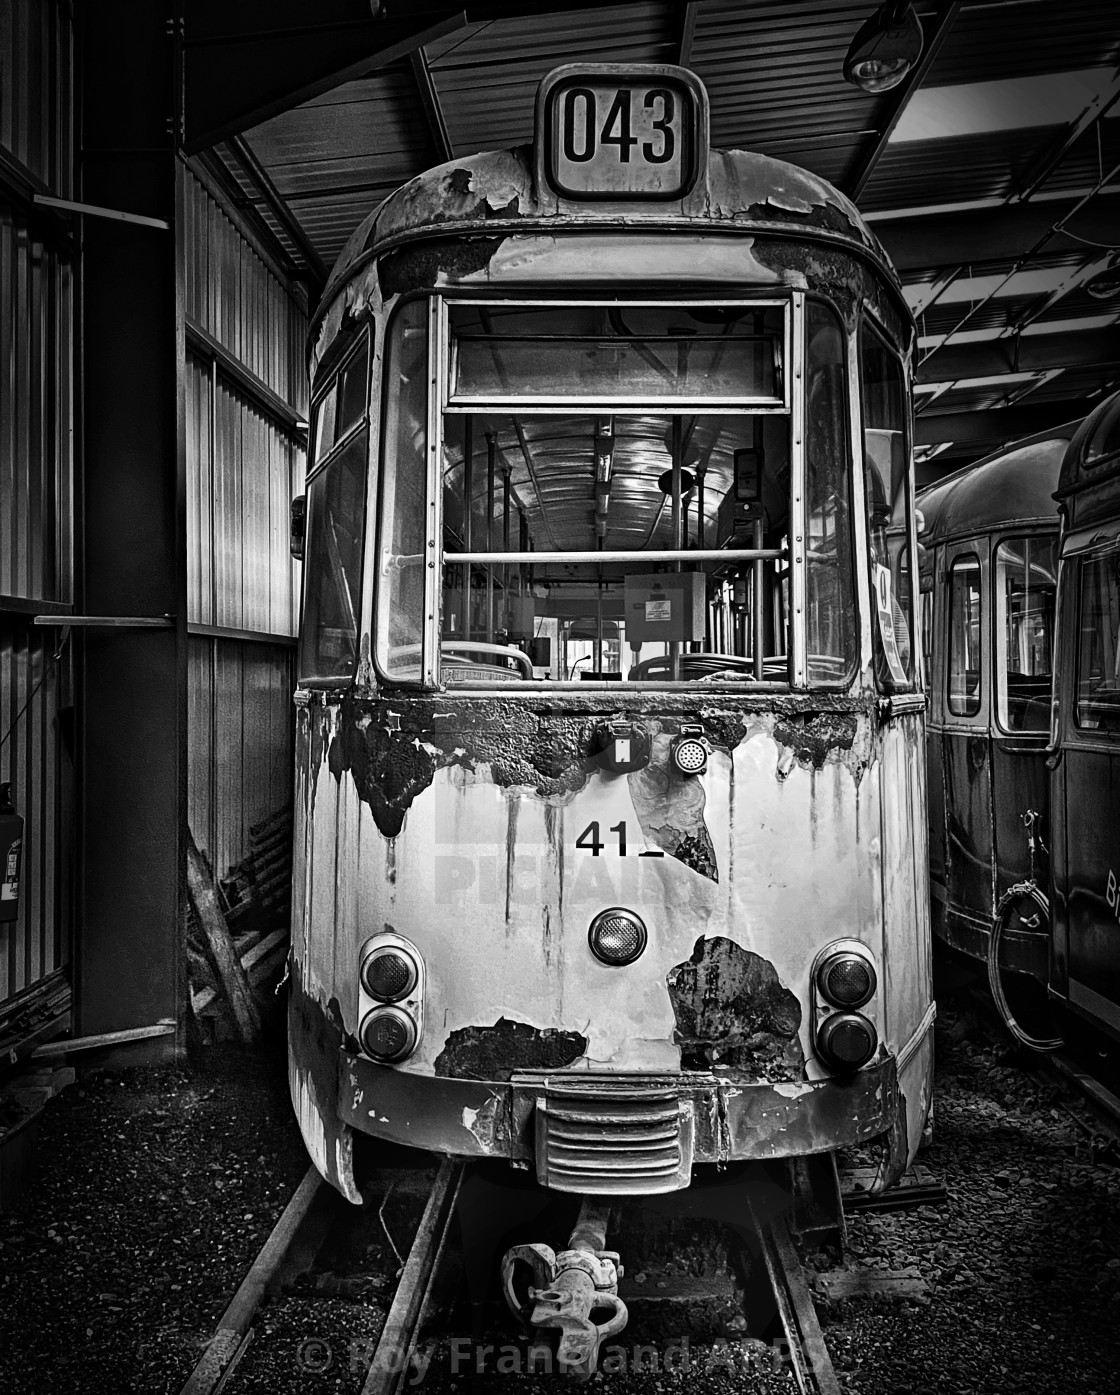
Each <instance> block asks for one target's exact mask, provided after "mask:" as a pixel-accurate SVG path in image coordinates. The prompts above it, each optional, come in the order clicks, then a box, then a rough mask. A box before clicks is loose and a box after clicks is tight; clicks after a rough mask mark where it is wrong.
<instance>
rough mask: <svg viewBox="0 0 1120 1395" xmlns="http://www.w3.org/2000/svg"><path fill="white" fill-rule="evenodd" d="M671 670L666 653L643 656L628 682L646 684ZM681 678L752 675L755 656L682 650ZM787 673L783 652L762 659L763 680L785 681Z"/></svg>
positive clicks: (745, 677) (629, 676)
mask: <svg viewBox="0 0 1120 1395" xmlns="http://www.w3.org/2000/svg"><path fill="white" fill-rule="evenodd" d="M671 671H672V660H671V659H670V658H669V656H668V655H667V654H658V655H656V656H655V657H654V658H652V659H643V660H642V661H641V663H637V664H634V666H633V667H632V668H631V669H630V672H629V673H628V674H627V675H626V679H627V682H629V683H649V682H651V681H652V680H654V679H658V678H661V679H665V678H668V677H669V675H670V673H671ZM678 671H679V673H680V677H681V681H682V682H685V683H690V682H695V681H699V682H703V681H704V680H705V679H713V678H721V677H724V676H726V677H728V678H734V679H737V680H739V681H740V682H741V681H742V680H743V679H750V678H753V677H754V659H753V658H751V657H750V656H749V655H747V656H745V657H744V656H739V655H735V654H706V653H700V654H697V653H684V654H681V656H680V660H679V669H678ZM786 673H787V665H786V656H785V655H784V654H768V655H767V656H766V657H765V658H764V659H763V661H762V676H763V681H766V680H770V681H773V682H782V681H784V679H785V677H786Z"/></svg>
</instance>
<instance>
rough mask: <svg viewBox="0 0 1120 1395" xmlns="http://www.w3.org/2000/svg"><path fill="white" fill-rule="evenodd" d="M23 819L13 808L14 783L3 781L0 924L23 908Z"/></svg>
mask: <svg viewBox="0 0 1120 1395" xmlns="http://www.w3.org/2000/svg"><path fill="white" fill-rule="evenodd" d="M22 851H23V819H22V818H20V816H19V814H17V813H16V811H15V809H13V808H12V786H11V782H10V781H8V780H5V781H3V783H0V924H3V922H4V921H7V920H15V918H16V912H17V911H18V910H19V861H20V853H21V852H22Z"/></svg>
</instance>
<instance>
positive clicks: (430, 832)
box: [289, 65, 934, 1202]
mask: <svg viewBox="0 0 1120 1395" xmlns="http://www.w3.org/2000/svg"><path fill="white" fill-rule="evenodd" d="M912 344H913V324H912V320H911V317H910V315H909V313H908V311H907V309H906V306H905V303H904V301H903V299H902V296H901V294H900V290H899V285H898V281H897V278H896V276H895V274H894V272H893V270H892V269H891V267H890V265H889V263H888V262H887V260H886V258H885V256H884V254H883V251H882V249H881V248H880V246H879V244H878V243H877V241H876V239H875V237H874V236H873V234H872V233H871V231H870V230H869V229H868V227H867V226H866V225H865V224H864V222H863V221H862V220H861V218H860V216H859V214H858V212H857V210H856V209H855V208H854V206H853V205H852V204H851V203H849V202H848V201H847V200H846V199H845V198H843V197H842V196H841V195H840V194H839V193H837V192H836V191H835V190H834V189H832V188H831V187H830V186H829V185H828V184H826V183H824V182H823V181H821V180H820V179H818V178H816V177H815V176H813V175H811V174H808V173H806V172H805V171H803V170H800V169H797V168H795V167H793V166H791V165H788V164H784V163H782V162H781V161H778V160H773V159H769V158H766V157H763V156H760V155H754V154H748V153H744V152H742V151H721V150H712V149H709V143H708V105H707V96H706V93H705V91H704V88H703V86H702V85H701V84H700V83H699V82H698V80H697V79H696V78H695V76H694V75H693V74H691V73H690V72H688V71H687V70H685V69H682V68H677V67H672V66H666V65H644V66H641V65H639V66H636V67H631V66H627V67H621V66H617V65H592V66H581V67H578V68H573V67H565V68H560V69H558V70H556V71H554V72H553V73H552V74H550V75H549V76H548V77H547V78H546V79H545V80H544V82H543V83H542V85H541V88H540V90H539V93H538V97H537V107H536V134H535V139H534V142H533V143H532V145H530V146H526V147H523V148H517V149H514V150H509V151H498V152H491V153H486V154H480V155H476V156H474V157H471V158H467V159H460V160H455V161H452V162H451V163H448V164H445V165H442V166H440V167H439V168H436V169H434V170H431V171H429V172H428V173H425V174H423V175H420V176H419V177H417V178H415V179H413V180H411V181H410V182H409V183H408V184H406V185H404V186H403V188H401V189H400V190H398V191H397V192H396V193H394V194H393V195H392V196H390V197H389V198H388V199H387V200H386V201H385V202H384V203H383V204H381V206H380V207H379V208H378V209H377V210H376V211H375V212H374V213H372V214H371V215H370V217H368V218H367V219H366V221H365V222H364V223H362V225H361V226H360V227H359V228H358V230H357V231H356V232H355V234H354V235H353V237H352V238H351V240H350V242H349V243H348V245H347V247H346V248H345V250H344V251H343V253H342V255H341V257H340V259H339V261H338V263H337V265H336V267H335V268H334V271H333V273H332V275H331V278H330V282H329V285H328V287H327V289H326V292H325V294H324V297H323V299H322V302H321V305H320V307H319V309H318V311H317V313H316V315H315V317H314V320H313V324H312V329H311V336H310V367H311V375H312V385H313V386H312V421H311V433H310V450H309V461H308V483H307V495H306V510H305V513H304V512H303V511H302V510H301V511H300V512H299V513H297V514H294V522H293V547H294V549H295V550H296V551H297V552H298V553H299V554H301V555H302V557H303V573H304V578H303V611H302V624H301V632H300V642H299V651H298V652H299V658H298V663H299V681H298V689H297V692H296V695H295V701H296V705H297V719H298V720H297V770H296V839H295V847H296V857H295V873H294V895H293V915H294V920H293V936H292V968H291V999H290V1019H289V1026H290V1030H289V1038H290V1053H289V1059H290V1078H291V1090H292V1098H293V1101H294V1104H295V1108H296V1112H297V1114H298V1117H299V1122H300V1126H301V1128H302V1131H303V1135H304V1139H305V1141H306V1143H307V1147H308V1150H309V1152H310V1155H311V1157H312V1158H313V1159H314V1162H315V1164H316V1166H317V1167H318V1168H319V1170H320V1171H321V1172H322V1174H323V1175H324V1176H325V1177H326V1178H327V1179H328V1180H329V1181H330V1182H331V1183H332V1184H333V1185H334V1186H335V1187H336V1188H337V1189H338V1190H339V1191H340V1192H342V1193H343V1195H345V1196H347V1197H348V1198H350V1200H352V1201H355V1202H356V1201H359V1200H360V1193H359V1187H360V1175H359V1173H360V1168H359V1167H358V1165H357V1164H356V1162H355V1157H356V1153H355V1146H354V1145H355V1139H356V1138H360V1137H362V1136H370V1137H372V1138H374V1139H382V1140H391V1141H394V1142H398V1143H406V1144H410V1145H413V1146H415V1147H419V1148H423V1149H428V1150H431V1151H432V1152H434V1153H437V1154H444V1155H450V1156H452V1157H462V1158H476V1159H477V1158H488V1159H500V1160H506V1161H507V1162H508V1163H509V1164H510V1165H511V1166H512V1167H513V1168H515V1169H520V1170H522V1171H525V1170H528V1171H529V1172H530V1174H532V1175H534V1176H535V1178H536V1180H537V1182H539V1184H540V1186H541V1187H543V1188H548V1189H552V1190H553V1191H559V1192H570V1193H575V1194H578V1195H580V1196H582V1197H585V1198H587V1197H592V1198H594V1197H605V1198H607V1199H608V1200H609V1199H610V1198H620V1197H627V1196H636V1195H641V1194H648V1193H661V1192H671V1191H675V1190H679V1189H682V1188H686V1187H688V1186H689V1185H690V1184H691V1182H692V1181H693V1179H694V1177H696V1176H697V1175H698V1174H699V1172H700V1170H701V1169H702V1168H704V1167H705V1165H711V1164H727V1163H731V1162H736V1161H739V1160H767V1161H771V1162H773V1163H775V1164H776V1165H781V1164H782V1163H783V1161H784V1160H787V1159H796V1158H807V1157H823V1158H829V1157H830V1156H831V1155H832V1154H833V1153H834V1151H835V1150H836V1149H838V1148H840V1147H843V1146H845V1145H852V1144H860V1145H863V1146H864V1147H866V1148H867V1149H868V1150H870V1151H871V1152H872V1154H873V1155H874V1156H875V1157H876V1158H877V1159H878V1161H879V1171H878V1180H877V1186H879V1187H883V1186H887V1185H889V1184H890V1183H891V1182H892V1181H894V1180H895V1179H897V1177H898V1176H899V1175H900V1173H901V1172H902V1171H903V1169H904V1168H905V1167H906V1166H907V1164H908V1162H909V1161H910V1160H911V1159H912V1157H913V1155H914V1152H915V1150H916V1148H917V1146H918V1144H919V1141H920V1140H921V1137H922V1133H923V1128H924V1127H925V1125H926V1121H927V1113H928V1108H929V1099H930V1085H931V1068H932V1025H933V1019H934V1005H933V1002H932V999H931V988H930V947H929V911H928V905H929V896H928V882H927V864H926V792H925V762H924V753H925V735H924V708H925V697H924V693H923V690H922V686H921V681H920V673H919V661H918V657H917V655H918V644H917V641H918V635H917V630H916V616H915V607H914V605H913V597H914V595H915V594H916V585H915V584H914V583H913V582H912V577H911V559H912V558H913V557H915V556H916V537H915V530H914V511H913V487H912V470H911V465H910V430H911V427H910V412H909V400H910V393H909V358H910V353H911V348H912Z"/></svg>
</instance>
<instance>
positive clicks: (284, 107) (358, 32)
mask: <svg viewBox="0 0 1120 1395" xmlns="http://www.w3.org/2000/svg"><path fill="white" fill-rule="evenodd" d="M440 8H441V13H440V14H439V15H438V16H435V15H433V14H427V15H425V14H410V17H409V18H407V19H385V18H379V19H377V20H374V19H373V17H372V14H371V11H370V6H369V0H316V4H315V6H314V7H313V8H309V7H308V6H307V5H306V4H305V3H303V0H299V3H295V0H269V3H268V4H265V3H263V0H262V2H261V3H256V4H240V5H229V4H228V3H224V4H223V3H220V0H186V23H185V34H184V44H183V54H184V57H183V66H184V90H185V115H184V123H183V125H184V129H183V147H184V149H185V150H186V151H187V153H188V154H197V153H198V152H199V151H200V150H205V149H206V148H207V147H208V146H211V145H216V144H217V143H218V142H219V141H222V140H228V139H229V137H230V136H235V135H240V134H241V132H243V131H247V130H248V129H249V128H250V127H252V126H256V125H259V124H260V123H261V122H262V121H266V120H268V118H269V117H272V116H277V115H279V114H280V113H281V112H284V111H289V110H291V108H292V107H296V106H299V105H300V104H301V103H303V102H308V101H310V100H311V99H312V98H313V97H318V96H321V95H322V94H323V93H324V92H329V91H330V90H331V89H332V88H334V87H338V86H340V85H341V84H342V83H344V82H353V81H356V80H357V79H359V78H363V77H367V76H368V75H369V74H370V73H372V72H375V71H376V70H377V69H378V68H384V67H386V66H387V65H388V64H390V63H393V62H395V61H396V60H397V59H399V58H403V57H406V56H407V55H408V54H410V53H412V52H413V51H414V50H416V49H417V48H419V47H420V46H421V45H422V44H425V43H430V42H431V41H433V40H435V39H438V38H442V37H443V36H444V35H445V34H450V33H451V32H453V31H454V30H456V29H461V28H463V27H465V25H466V23H467V16H466V12H465V11H463V10H462V9H459V10H457V11H452V10H451V9H450V7H448V6H441V7H440ZM309 15H313V16H314V22H312V23H308V16H309ZM285 18H287V20H288V23H287V24H285V23H284V21H285ZM234 25H236V28H234V27H233V26H234Z"/></svg>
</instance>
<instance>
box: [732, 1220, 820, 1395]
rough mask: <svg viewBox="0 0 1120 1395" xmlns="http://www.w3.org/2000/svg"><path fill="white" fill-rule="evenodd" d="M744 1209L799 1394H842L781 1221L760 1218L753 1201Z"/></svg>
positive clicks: (810, 1298)
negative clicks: (784, 1337) (771, 1291)
mask: <svg viewBox="0 0 1120 1395" xmlns="http://www.w3.org/2000/svg"><path fill="white" fill-rule="evenodd" d="M747 1207H748V1211H749V1213H750V1219H751V1224H752V1225H753V1227H754V1230H755V1233H756V1235H757V1236H758V1241H759V1247H760V1249H761V1251H762V1260H763V1263H764V1264H765V1266H766V1275H767V1278H768V1279H769V1280H770V1287H771V1288H772V1289H773V1292H774V1301H775V1302H776V1304H777V1306H778V1316H779V1317H780V1318H781V1322H782V1329H783V1331H784V1332H785V1335H786V1340H787V1342H788V1343H789V1358H790V1365H791V1366H792V1369H793V1376H794V1379H795V1380H796V1382H797V1389H798V1391H799V1392H800V1395H842V1392H841V1388H840V1382H839V1380H838V1379H837V1376H836V1372H835V1370H834V1369H833V1366H832V1358H831V1357H830V1356H829V1354H828V1347H827V1346H826V1345H825V1340H824V1334H823V1333H822V1332H821V1325H820V1322H819V1320H818V1318H817V1310H816V1308H814V1306H813V1299H812V1295H811V1294H810V1293H809V1285H808V1283H807V1282H806V1280H805V1272H804V1270H803V1269H802V1268H801V1261H800V1259H799V1258H798V1256H797V1251H796V1250H795V1249H794V1246H793V1240H792V1238H791V1236H790V1233H789V1227H788V1225H787V1224H786V1220H785V1218H784V1217H783V1216H776V1217H769V1218H766V1219H764V1218H763V1217H761V1216H760V1215H759V1213H758V1211H757V1210H756V1209H755V1205H754V1203H753V1202H748V1203H747Z"/></svg>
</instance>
